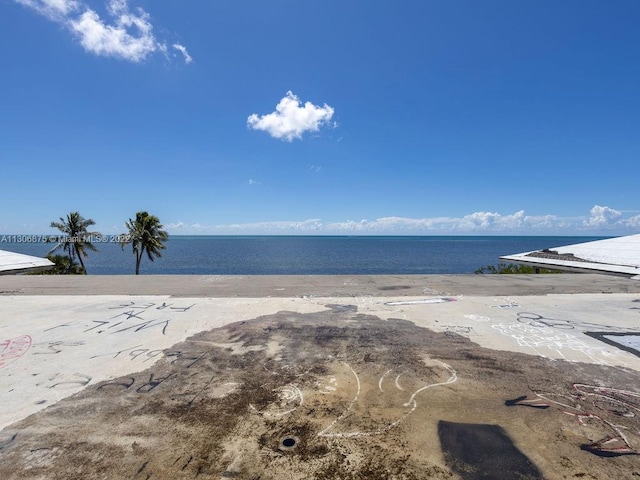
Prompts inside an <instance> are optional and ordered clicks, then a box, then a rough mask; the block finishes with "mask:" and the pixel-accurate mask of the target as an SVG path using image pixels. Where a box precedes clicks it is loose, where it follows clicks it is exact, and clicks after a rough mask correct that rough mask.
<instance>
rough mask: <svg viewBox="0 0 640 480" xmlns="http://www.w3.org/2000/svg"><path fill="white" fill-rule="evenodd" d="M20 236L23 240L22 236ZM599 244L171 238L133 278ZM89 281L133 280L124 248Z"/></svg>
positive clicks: (42, 249) (475, 261) (463, 269)
mask: <svg viewBox="0 0 640 480" xmlns="http://www.w3.org/2000/svg"><path fill="white" fill-rule="evenodd" d="M10 237H11V236H4V241H1V242H0V250H9V251H13V252H18V253H25V254H28V255H35V256H45V255H46V254H47V252H48V251H49V249H51V248H52V246H53V245H52V244H47V243H42V242H33V243H30V242H25V241H24V239H22V240H23V241H21V242H15V241H14V242H10V241H8V240H11V238H10ZM23 237H24V236H23ZM2 238H3V235H0V240H1V239H2ZM603 238H606V237H543V236H533V237H524V236H503V237H501V236H411V237H400V236H368V237H365V236H171V237H170V239H169V241H168V242H167V243H166V246H167V248H166V250H164V251H163V253H162V257H161V258H157V259H156V260H155V261H154V262H150V261H149V260H148V259H147V258H146V257H145V258H144V259H143V260H142V265H141V268H140V273H141V274H176V275H191V274H197V275H365V274H367V275H376V274H449V273H473V272H474V271H475V270H477V269H478V268H480V267H484V266H486V265H496V264H497V263H499V261H500V260H499V257H500V256H501V255H509V254H513V253H521V252H527V251H531V250H540V249H543V248H551V247H558V246H562V245H570V244H574V243H582V242H589V241H593V240H601V239H603ZM95 245H96V246H97V248H98V249H99V251H98V252H89V258H88V259H86V261H85V264H86V266H87V271H88V273H89V274H94V275H120V274H133V273H134V269H135V257H134V255H133V253H132V251H131V247H130V246H128V247H125V249H124V250H122V248H121V247H120V246H119V245H118V244H117V243H100V244H95Z"/></svg>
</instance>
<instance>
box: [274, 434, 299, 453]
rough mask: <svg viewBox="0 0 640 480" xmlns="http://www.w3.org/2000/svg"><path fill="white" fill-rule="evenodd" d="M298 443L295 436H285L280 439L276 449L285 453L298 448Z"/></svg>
mask: <svg viewBox="0 0 640 480" xmlns="http://www.w3.org/2000/svg"><path fill="white" fill-rule="evenodd" d="M298 443H300V440H299V439H298V437H296V436H295V435H287V436H286V437H282V438H281V439H280V446H279V447H278V448H280V450H282V451H285V452H286V451H289V450H293V449H295V448H296V447H297V446H298Z"/></svg>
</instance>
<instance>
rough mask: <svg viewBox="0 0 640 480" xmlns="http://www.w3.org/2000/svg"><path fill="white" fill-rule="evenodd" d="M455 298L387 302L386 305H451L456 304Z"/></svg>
mask: <svg viewBox="0 0 640 480" xmlns="http://www.w3.org/2000/svg"><path fill="white" fill-rule="evenodd" d="M455 301H456V299H455V298H451V297H443V298H429V299H425V300H400V301H396V302H385V305H388V306H390V307H395V306H399V305H429V304H433V303H449V302H455Z"/></svg>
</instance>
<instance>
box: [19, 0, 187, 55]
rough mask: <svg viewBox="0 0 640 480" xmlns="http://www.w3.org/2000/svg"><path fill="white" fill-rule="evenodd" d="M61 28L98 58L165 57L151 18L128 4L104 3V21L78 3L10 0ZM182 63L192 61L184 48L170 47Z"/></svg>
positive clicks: (108, 0)
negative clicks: (155, 54)
mask: <svg viewBox="0 0 640 480" xmlns="http://www.w3.org/2000/svg"><path fill="white" fill-rule="evenodd" d="M14 1H15V2H17V3H19V4H21V5H24V6H25V7H27V8H30V9H31V10H33V11H35V12H37V13H39V14H40V15H43V16H45V17H46V18H48V19H49V20H51V21H54V22H56V23H58V24H60V25H62V26H64V27H65V28H66V29H67V30H68V31H69V32H71V34H72V35H73V36H74V37H75V38H76V39H77V40H78V41H79V42H80V45H81V46H82V47H83V48H84V49H85V51H87V52H89V53H92V54H94V55H98V56H104V57H113V58H118V59H121V60H127V61H130V62H136V63H137V62H141V61H143V60H145V59H146V58H148V57H149V56H150V55H152V54H154V53H158V52H159V53H162V54H163V55H165V56H167V57H168V56H169V47H168V46H167V44H166V42H163V41H160V40H158V38H156V36H155V35H154V33H153V25H152V24H151V16H150V15H149V14H148V13H147V12H145V11H144V10H143V9H142V8H140V7H137V8H134V9H131V8H129V3H128V0H106V1H105V9H106V13H107V16H108V18H106V19H105V18H103V17H101V16H100V15H99V14H98V12H96V11H95V10H94V9H92V8H89V7H88V6H87V5H86V4H84V3H83V2H82V1H81V0H14ZM171 47H172V48H173V49H175V50H176V51H177V52H179V53H180V54H182V56H183V57H184V61H185V63H191V62H192V61H193V59H192V58H191V56H190V55H189V53H188V52H187V49H186V47H185V46H184V45H181V44H179V43H173V44H172V45H171Z"/></svg>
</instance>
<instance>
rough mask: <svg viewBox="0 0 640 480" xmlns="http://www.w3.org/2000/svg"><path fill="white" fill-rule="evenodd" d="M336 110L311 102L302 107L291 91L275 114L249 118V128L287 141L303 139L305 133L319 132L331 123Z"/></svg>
mask: <svg viewBox="0 0 640 480" xmlns="http://www.w3.org/2000/svg"><path fill="white" fill-rule="evenodd" d="M333 113H334V109H333V107H330V106H329V105H327V104H326V103H325V104H324V105H323V106H322V107H320V106H318V105H314V104H313V103H311V102H306V103H305V104H304V106H302V105H301V102H300V99H299V98H298V97H297V96H296V95H294V93H293V92H292V91H291V90H289V91H288V92H287V94H286V95H285V96H284V97H283V98H282V99H281V100H280V102H279V103H278V105H276V110H275V112H271V113H268V114H266V115H262V116H258V114H256V113H254V114H252V115H250V116H249V118H247V126H248V127H249V128H252V129H254V130H263V131H265V132H267V133H268V134H269V135H271V136H272V137H273V138H279V139H283V140H287V141H289V142H291V141H293V140H294V139H296V138H302V135H303V134H304V133H305V132H317V131H319V130H320V127H322V126H323V125H325V124H327V123H329V121H330V120H331V117H333Z"/></svg>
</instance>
